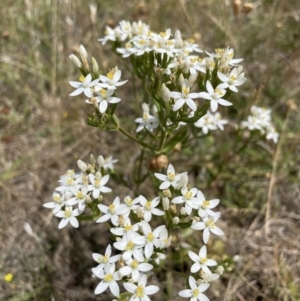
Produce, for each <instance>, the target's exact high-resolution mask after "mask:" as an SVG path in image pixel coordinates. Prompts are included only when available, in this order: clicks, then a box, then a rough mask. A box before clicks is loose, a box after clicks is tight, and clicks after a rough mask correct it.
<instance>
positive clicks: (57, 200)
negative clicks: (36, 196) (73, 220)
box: [43, 191, 65, 214]
mask: <svg viewBox="0 0 300 301" xmlns="http://www.w3.org/2000/svg"><path fill="white" fill-rule="evenodd" d="M52 198H53V201H52V202H49V203H45V204H44V205H43V206H44V207H46V208H50V209H53V213H54V214H55V213H57V212H58V211H59V210H60V209H61V208H62V207H63V206H65V199H64V195H61V194H60V193H58V192H56V191H54V192H53V195H52Z"/></svg>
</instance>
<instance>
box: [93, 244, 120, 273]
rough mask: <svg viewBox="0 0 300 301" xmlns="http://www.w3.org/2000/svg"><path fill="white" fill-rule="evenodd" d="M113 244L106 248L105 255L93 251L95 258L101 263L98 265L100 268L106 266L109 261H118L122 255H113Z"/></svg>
mask: <svg viewBox="0 0 300 301" xmlns="http://www.w3.org/2000/svg"><path fill="white" fill-rule="evenodd" d="M111 250H112V249H111V245H108V246H107V248H106V250H105V255H104V256H103V255H101V254H98V253H93V254H92V256H93V259H94V260H95V261H96V262H98V263H99V265H98V266H97V268H98V269H102V268H104V266H105V265H106V264H108V263H115V262H116V261H118V260H119V259H120V257H121V255H114V256H111Z"/></svg>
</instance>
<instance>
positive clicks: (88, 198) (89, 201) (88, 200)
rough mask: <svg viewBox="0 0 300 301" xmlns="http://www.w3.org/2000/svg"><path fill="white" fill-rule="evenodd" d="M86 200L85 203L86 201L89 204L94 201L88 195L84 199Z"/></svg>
mask: <svg viewBox="0 0 300 301" xmlns="http://www.w3.org/2000/svg"><path fill="white" fill-rule="evenodd" d="M84 199H85V201H86V202H87V203H88V204H89V203H91V202H92V199H91V197H90V196H89V195H86V196H85V197H84Z"/></svg>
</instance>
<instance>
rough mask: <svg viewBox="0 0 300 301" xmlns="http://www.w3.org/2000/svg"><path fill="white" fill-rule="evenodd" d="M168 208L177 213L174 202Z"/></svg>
mask: <svg viewBox="0 0 300 301" xmlns="http://www.w3.org/2000/svg"><path fill="white" fill-rule="evenodd" d="M170 210H171V211H172V213H174V214H175V213H177V206H176V205H175V204H172V205H170Z"/></svg>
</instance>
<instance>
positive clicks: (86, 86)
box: [69, 74, 100, 98]
mask: <svg viewBox="0 0 300 301" xmlns="http://www.w3.org/2000/svg"><path fill="white" fill-rule="evenodd" d="M79 80H80V81H79V82H75V81H70V82H69V83H70V85H71V86H72V87H74V88H76V90H75V91H74V92H72V93H71V94H70V96H77V95H79V94H81V93H82V92H83V93H84V95H85V96H86V97H88V98H91V97H93V90H92V88H93V87H94V86H95V85H96V84H97V83H98V82H99V80H100V78H97V79H95V80H93V81H92V75H91V74H88V75H87V76H86V77H83V76H82V77H80V79H79Z"/></svg>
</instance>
